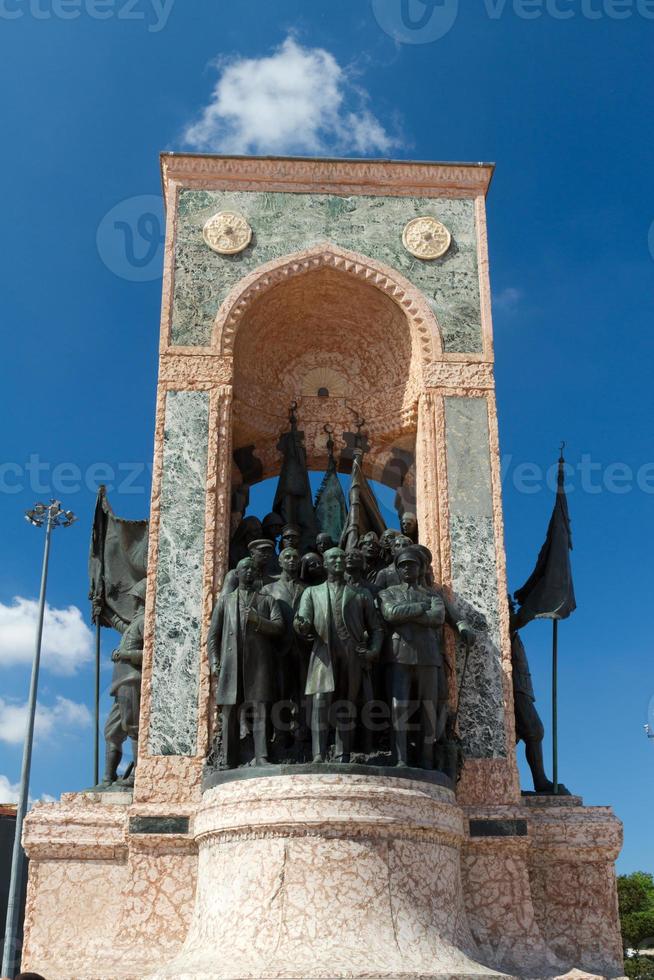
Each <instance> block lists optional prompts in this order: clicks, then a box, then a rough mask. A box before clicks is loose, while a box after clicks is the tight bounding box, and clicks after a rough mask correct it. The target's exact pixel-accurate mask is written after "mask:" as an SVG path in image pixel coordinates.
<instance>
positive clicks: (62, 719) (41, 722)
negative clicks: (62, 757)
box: [0, 696, 91, 745]
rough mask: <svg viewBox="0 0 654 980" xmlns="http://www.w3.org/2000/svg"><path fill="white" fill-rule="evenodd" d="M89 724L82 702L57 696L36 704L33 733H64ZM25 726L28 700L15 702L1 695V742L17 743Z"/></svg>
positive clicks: (89, 714) (42, 736) (87, 713)
mask: <svg viewBox="0 0 654 980" xmlns="http://www.w3.org/2000/svg"><path fill="white" fill-rule="evenodd" d="M90 724H91V713H90V711H89V709H88V708H87V707H86V705H85V704H78V703H77V702H76V701H69V700H68V698H63V697H61V696H58V697H57V699H56V701H55V703H54V704H53V705H50V706H48V705H44V704H41V703H39V704H37V706H36V718H35V721H34V735H35V738H37V739H42V738H47V737H48V736H50V735H66V734H69V733H70V732H72V731H78V730H79V729H80V728H88V727H89V726H90ZM26 726H27V704H16V703H14V702H11V701H5V700H4V699H3V698H0V742H7V743H8V744H9V745H20V744H21V743H22V741H23V739H24V737H25V728H26Z"/></svg>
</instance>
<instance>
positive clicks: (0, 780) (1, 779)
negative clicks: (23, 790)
mask: <svg viewBox="0 0 654 980" xmlns="http://www.w3.org/2000/svg"><path fill="white" fill-rule="evenodd" d="M19 790H20V783H10V782H9V780H8V779H7V777H6V776H3V775H2V773H0V803H18V792H19Z"/></svg>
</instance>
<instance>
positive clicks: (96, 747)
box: [93, 616, 102, 786]
mask: <svg viewBox="0 0 654 980" xmlns="http://www.w3.org/2000/svg"><path fill="white" fill-rule="evenodd" d="M101 630H102V627H101V625H100V617H99V616H98V619H97V621H96V624H95V718H94V720H95V735H94V740H93V785H94V786H97V785H98V783H99V782H100V634H101Z"/></svg>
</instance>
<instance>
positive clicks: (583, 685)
mask: <svg viewBox="0 0 654 980" xmlns="http://www.w3.org/2000/svg"><path fill="white" fill-rule="evenodd" d="M100 14H101V15H102V19H100ZM409 15H410V17H412V18H413V26H411V25H410V26H409V27H408V28H407V27H406V26H403V23H402V19H401V0H375V2H374V3H370V2H368V0H356V2H354V3H353V2H352V0H347V2H345V0H329V2H326V0H325V2H323V0H313V2H312V3H310V4H308V3H301V2H299V0H276V2H274V3H270V2H264V0H239V2H238V4H236V3H230V4H228V3H225V2H219V0H213V2H212V3H208V2H206V0H204V2H201V0H168V2H167V3H164V2H159V0H136V2H135V3H130V4H129V5H128V4H127V3H126V0H115V2H114V0H105V2H104V3H103V4H100V3H99V2H98V0H95V2H94V0H1V2H0V21H3V23H2V24H0V27H1V30H0V85H1V90H2V92H3V93H4V99H3V104H2V109H1V110H0V111H1V127H0V132H1V133H2V140H3V154H2V161H1V164H0V165H1V167H2V176H3V180H2V188H3V201H2V210H3V227H4V235H3V238H2V244H1V246H0V247H1V248H2V270H3V280H4V283H3V291H2V353H3V360H2V384H1V386H0V398H1V399H2V402H3V412H2V418H3V420H4V425H3V430H2V441H1V446H2V451H1V456H2V458H1V459H0V466H1V467H2V468H1V469H0V508H1V514H0V517H1V520H2V525H1V526H2V538H1V539H0V540H1V545H0V547H1V549H2V561H1V562H0V604H2V605H1V606H0V613H1V616H2V620H1V622H2V630H1V631H0V795H3V794H4V795H5V796H8V795H10V794H11V786H12V785H14V784H15V783H16V782H17V780H18V776H19V769H20V745H19V743H18V739H19V737H20V735H19V733H20V724H21V705H23V704H24V702H25V699H26V694H27V687H28V675H29V667H28V663H27V661H28V659H29V653H30V633H29V625H30V608H29V606H28V605H27V604H26V602H25V600H33V599H34V598H35V596H36V592H37V589H38V579H39V564H40V556H41V548H42V535H41V534H39V533H38V532H37V531H35V530H34V529H32V528H30V527H29V526H28V525H27V524H26V523H25V522H24V521H23V519H22V512H23V510H24V508H26V507H29V506H31V505H32V504H33V503H34V501H35V500H37V499H41V498H44V497H47V496H48V492H49V490H50V488H51V487H52V486H53V485H54V486H55V488H56V489H57V492H58V495H60V496H61V497H62V499H63V500H64V503H65V505H66V507H69V508H72V509H73V510H75V511H76V512H77V514H78V515H79V517H80V521H79V524H78V525H76V526H74V527H73V528H71V529H69V530H62V531H57V532H56V540H55V542H54V554H53V560H52V572H51V580H50V588H49V600H50V603H51V604H52V606H53V609H54V610H55V613H53V616H54V618H55V621H54V622H53V625H52V626H51V628H50V639H49V640H48V642H47V644H46V646H47V651H46V654H47V655H46V660H45V664H44V671H43V674H42V678H41V687H40V692H39V695H40V701H41V705H42V708H41V713H40V722H39V732H40V734H39V738H38V741H37V745H36V751H35V757H34V767H33V781H32V791H33V795H35V796H41V795H42V794H49V795H51V796H58V794H59V793H61V792H62V791H64V790H75V789H80V788H82V787H84V786H86V785H88V784H89V782H90V781H91V776H92V762H91V751H92V734H91V729H90V727H89V714H88V709H89V708H90V707H91V703H92V689H93V675H92V662H91V660H90V658H89V648H88V635H87V634H86V632H85V630H84V625H83V623H84V622H87V623H88V604H87V601H86V595H87V591H88V584H87V579H86V555H87V547H88V535H89V525H90V519H91V514H92V508H93V501H94V491H93V487H94V486H95V485H96V484H97V483H98V482H99V481H100V480H102V479H104V480H105V482H108V483H110V484H113V485H114V487H115V488H114V489H113V491H112V493H111V500H112V503H113V505H114V507H115V509H116V511H117V512H118V513H121V514H122V515H124V516H127V517H141V516H145V515H146V514H147V510H148V506H149V499H148V490H149V465H150V462H149V461H150V457H151V452H152V438H153V414H154V395H155V383H156V358H157V343H158V329H159V323H158V321H159V306H160V285H161V283H160V278H159V275H158V248H157V246H158V238H159V232H160V224H159V220H158V218H157V209H158V204H157V200H156V198H157V196H158V195H159V191H160V183H159V165H158V153H159V151H160V150H171V149H183V148H189V147H190V146H191V144H189V139H191V140H193V141H194V143H193V144H192V145H193V146H200V147H201V146H209V145H210V146H213V148H214V149H216V150H217V151H221V150H223V151H231V150H234V149H240V150H243V151H244V152H250V151H251V152H266V151H267V150H268V151H271V150H272V151H274V152H285V151H288V152H307V153H312V152H327V153H330V152H331V153H338V154H342V155H348V153H353V152H359V153H363V154H366V153H369V154H370V155H379V154H380V153H383V154H384V155H391V156H395V157H398V158H418V159H434V160H470V161H477V160H493V161H495V162H496V163H497V173H496V176H495V180H494V182H493V186H492V189H491V192H490V196H489V200H488V216H489V229H490V249H491V272H492V284H493V292H494V296H495V307H494V314H495V347H496V356H497V384H498V401H499V410H500V435H501V447H502V454H503V465H504V473H505V480H504V500H505V520H506V544H507V551H508V565H509V578H510V584H511V588H512V589H515V588H517V587H518V586H520V585H521V584H522V583H523V581H524V580H525V579H526V577H527V575H528V574H529V572H530V571H531V567H532V565H533V562H534V560H535V557H536V554H537V551H538V548H539V547H540V545H541V543H542V539H543V535H544V533H545V528H546V525H547V520H548V518H549V513H550V509H551V506H552V499H553V498H552V492H551V490H550V489H548V487H547V485H546V483H545V482H543V481H539V480H538V478H537V476H538V474H537V472H536V471H535V470H533V469H532V470H529V469H525V466H526V465H528V464H531V466H532V467H537V468H540V469H541V470H542V471H545V470H546V469H547V467H549V466H550V465H551V464H552V463H554V462H555V460H556V456H557V451H558V446H559V443H560V441H561V439H565V440H566V441H567V446H568V448H567V458H568V460H569V462H570V464H571V467H572V468H573V472H572V474H571V481H570V482H571V492H570V509H571V514H572V519H573V532H574V543H575V551H574V554H573V562H574V573H575V582H576V588H577V599H578V610H577V612H576V613H575V614H574V616H573V617H572V618H571V619H570V620H569V621H568V622H566V623H565V624H564V625H563V626H562V627H561V631H560V634H561V674H560V688H561V698H560V741H561V751H560V773H561V778H562V779H563V781H564V782H565V783H566V784H567V785H568V786H569V787H571V788H572V789H573V790H574V791H576V792H578V793H580V794H581V795H583V796H584V798H585V800H586V802H587V803H591V804H611V805H612V806H614V807H615V809H616V812H617V813H618V815H619V816H620V817H621V818H622V819H623V820H624V821H625V832H626V833H625V837H626V839H625V848H624V851H623V855H622V858H621V861H620V867H621V869H622V870H624V871H630V870H633V869H636V868H643V869H645V870H649V871H654V843H653V842H652V836H651V810H652V804H653V803H654V792H653V789H652V768H653V766H654V740H652V741H648V740H647V739H646V738H645V735H644V732H643V726H644V724H645V723H646V722H647V720H648V705H649V703H650V699H652V698H653V697H654V651H653V643H652V638H651V613H650V609H651V593H652V579H653V575H652V570H651V561H650V551H651V544H652V529H653V515H654V447H653V445H652V443H653V436H654V433H653V431H652V430H653V426H652V419H653V414H652V407H653V406H652V353H653V350H652V348H653V346H654V341H653V335H652V328H651V324H652V292H653V286H654V231H652V222H654V195H653V192H652V180H651V175H652V172H653V171H654V159H653V156H654V154H653V145H652V144H653V141H652V127H651V92H652V89H653V84H652V82H653V79H652V74H653V72H652V64H653V59H652V49H653V42H654V8H653V5H652V4H651V3H647V2H646V0H640V2H636V0H634V2H633V3H630V2H629V0H619V2H617V0H583V2H582V0H558V3H557V4H555V3H554V2H553V0H548V2H547V3H545V2H543V3H539V0H531V2H529V3H518V0H512V2H509V0H506V2H504V3H502V2H500V0H483V2H482V0H479V2H476V3H474V4H466V5H465V8H464V5H463V3H459V4H457V3H456V2H454V0H442V2H441V3H437V4H436V5H433V4H432V5H431V6H425V4H424V3H423V2H422V0H411V3H410V5H409ZM422 15H424V18H423V19H424V20H425V25H424V26H423V27H422V28H421V27H419V26H416V25H419V23H420V18H421V16H422ZM393 34H395V35H396V36H395V37H393ZM288 38H291V39H292V40H291V41H288ZM398 38H399V40H398ZM285 42H286V47H285V48H282V47H281V46H282V45H284V44H285ZM280 49H281V50H280ZM284 51H286V53H287V55H288V53H289V52H291V54H293V53H294V55H295V57H294V58H291V57H287V58H286V60H284V58H283V52H284ZM317 52H318V53H317ZM261 59H269V60H267V61H262V60H261ZM270 59H272V61H271V60H270ZM248 60H249V61H250V63H248ZM312 67H313V68H315V69H316V71H317V72H318V80H319V84H317V83H316V78H315V77H314V78H313V82H312V84H311V85H309V86H307V84H306V81H307V77H306V74H305V75H303V74H302V73H303V71H306V70H308V69H310V68H312ZM285 73H286V74H285ZM298 73H299V74H298ZM247 79H252V80H253V81H252V83H251V85H248V84H246V80H247ZM284 80H286V82H287V91H288V93H289V94H288V97H287V98H286V99H281V101H280V102H279V104H278V105H277V106H276V111H275V113H274V116H273V118H274V122H275V125H274V126H271V125H270V113H269V112H268V111H267V110H266V105H265V104H264V106H263V109H262V107H261V105H258V104H257V95H258V94H259V95H260V94H261V92H260V91H259V87H262V88H265V86H266V85H271V84H273V85H275V84H276V85H277V86H278V88H279V86H280V85H281V87H282V88H283V83H284ZM216 86H218V87H217V88H216ZM214 90H215V95H212V93H214ZM312 100H313V102H312ZM208 106H213V109H212V111H211V112H210V113H209V114H208V115H207V114H206V113H204V110H206V109H207V107H208ZM202 141H204V142H202ZM353 141H354V142H353ZM191 148H192V147H191ZM143 196H148V197H149V198H151V199H150V200H146V201H145V202H143V201H141V200H140V198H142V197H143ZM135 198H136V199H139V200H136V201H134V199H135ZM112 209H117V210H116V211H115V212H114V214H113V215H112V216H111V219H110V220H109V219H107V220H105V222H104V224H103V219H104V218H105V216H106V215H107V214H108V212H110V211H112ZM144 212H145V213H151V214H152V215H153V217H152V218H148V219H145V220H144V221H143V220H142V223H141V225H140V226H137V225H136V224H135V222H136V220H137V218H138V216H139V215H142V214H143V213H144ZM116 216H117V218H118V220H122V221H123V222H124V223H125V224H124V226H123V228H124V231H123V232H121V233H120V234H122V237H120V235H119V237H118V238H116V237H115V236H114V237H113V238H112V237H111V234H110V233H108V232H107V227H111V225H112V224H113V221H114V219H115V218H116ZM130 235H131V236H132V238H131V244H132V245H133V249H134V252H135V255H136V264H134V262H132V263H131V264H130V262H129V260H128V258H127V254H126V251H125V247H126V242H127V241H128V237H129V236H130ZM139 259H141V260H142V261H141V263H140V266H139ZM65 464H67V466H68V468H66V465H65ZM57 466H59V469H56V467H57ZM62 466H64V468H63V469H62V468H61V467H62ZM102 466H104V467H105V469H104V470H103V469H102ZM14 597H20V599H21V600H22V604H21V603H20V602H19V603H18V605H17V604H16V603H15V602H14ZM71 607H76V608H77V609H79V610H81V616H80V615H78V614H77V613H76V611H75V609H74V608H73V609H71ZM113 640H114V637H112V636H109V635H106V636H105V637H104V639H103V646H104V652H105V662H106V660H107V658H108V654H109V652H110V650H111V647H112V643H113ZM524 640H525V643H526V645H527V649H528V652H529V655H530V659H531V663H532V670H533V674H534V678H535V683H536V688H537V692H538V695H539V705H540V708H541V711H542V713H543V716H544V717H545V718H546V719H547V718H548V716H549V695H548V691H549V669H550V627H549V625H548V624H532V625H530V626H529V627H528V628H527V629H526V630H525V631H524ZM104 680H105V682H106V681H107V680H108V672H106V673H105V675H104ZM104 704H105V707H106V705H107V701H106V699H105V702H104ZM652 722H653V724H654V718H652ZM520 754H521V753H520Z"/></svg>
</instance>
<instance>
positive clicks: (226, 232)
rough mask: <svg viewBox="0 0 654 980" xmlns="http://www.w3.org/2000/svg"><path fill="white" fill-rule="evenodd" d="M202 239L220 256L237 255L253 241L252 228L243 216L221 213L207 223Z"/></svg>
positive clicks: (233, 213)
mask: <svg viewBox="0 0 654 980" xmlns="http://www.w3.org/2000/svg"><path fill="white" fill-rule="evenodd" d="M202 237H203V238H204V240H205V242H206V243H207V245H208V246H209V248H211V249H213V251H214V252H218V254H219V255H236V254H237V253H238V252H242V251H243V249H244V248H247V247H248V245H249V244H250V242H251V241H252V228H251V227H250V225H249V224H248V222H247V219H246V218H244V217H243V215H242V214H237V213H236V212H235V211H219V212H218V213H217V214H214V215H212V217H211V218H209V220H208V221H207V222H206V224H205V226H204V228H203V229H202Z"/></svg>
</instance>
